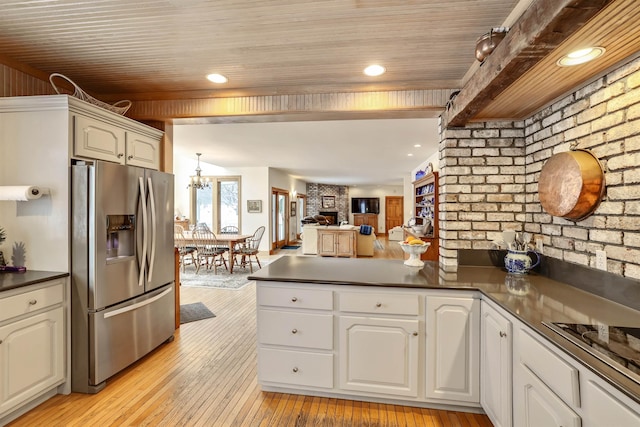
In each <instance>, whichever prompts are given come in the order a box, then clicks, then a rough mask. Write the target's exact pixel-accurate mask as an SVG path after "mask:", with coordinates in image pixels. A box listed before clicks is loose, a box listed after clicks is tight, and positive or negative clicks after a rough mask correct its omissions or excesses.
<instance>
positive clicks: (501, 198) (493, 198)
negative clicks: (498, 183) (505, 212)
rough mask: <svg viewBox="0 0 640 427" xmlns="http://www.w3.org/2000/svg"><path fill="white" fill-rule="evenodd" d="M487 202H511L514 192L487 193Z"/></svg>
mask: <svg viewBox="0 0 640 427" xmlns="http://www.w3.org/2000/svg"><path fill="white" fill-rule="evenodd" d="M487 202H497V203H511V202H513V194H502V193H498V194H487Z"/></svg>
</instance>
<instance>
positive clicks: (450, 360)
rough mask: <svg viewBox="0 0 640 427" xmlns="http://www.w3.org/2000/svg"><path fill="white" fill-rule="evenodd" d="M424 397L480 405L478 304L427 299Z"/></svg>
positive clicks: (464, 299) (462, 300) (473, 301)
mask: <svg viewBox="0 0 640 427" xmlns="http://www.w3.org/2000/svg"><path fill="white" fill-rule="evenodd" d="M426 315H427V348H426V356H427V360H426V366H427V369H426V376H427V377H426V386H427V390H426V396H427V397H429V398H433V399H447V400H456V401H463V402H472V403H480V381H479V379H480V369H479V368H480V353H479V350H480V322H479V321H480V301H479V300H477V299H474V298H470V297H468V298H453V297H433V296H428V297H427V307H426Z"/></svg>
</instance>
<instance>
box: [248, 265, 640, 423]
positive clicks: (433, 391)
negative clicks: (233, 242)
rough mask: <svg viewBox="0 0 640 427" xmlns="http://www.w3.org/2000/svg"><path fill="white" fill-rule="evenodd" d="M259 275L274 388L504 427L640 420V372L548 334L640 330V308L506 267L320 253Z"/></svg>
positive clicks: (261, 369) (262, 366)
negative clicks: (480, 418)
mask: <svg viewBox="0 0 640 427" xmlns="http://www.w3.org/2000/svg"><path fill="white" fill-rule="evenodd" d="M250 279H253V280H256V281H257V305H258V325H257V326H258V379H259V382H260V384H261V386H262V388H263V390H267V391H280V392H287V393H297V394H307V395H317V396H330V397H342V398H348V399H355V400H365V401H374V402H387V403H398V404H403V405H413V406H423V407H436V408H451V409H456V410H466V411H471V412H478V411H485V412H486V413H487V414H488V415H489V417H490V418H491V420H492V421H493V422H494V424H497V425H498V424H499V425H512V423H513V425H526V424H527V423H531V422H534V421H535V422H538V425H543V424H544V422H547V421H552V420H560V423H561V424H562V425H565V423H566V425H580V423H582V425H583V426H589V425H593V426H596V425H618V426H623V425H638V423H640V376H638V375H637V374H636V373H634V372H632V371H630V370H627V369H623V368H621V367H619V366H616V365H615V364H613V365H612V364H609V363H606V362H605V361H604V360H601V359H600V358H598V357H596V356H594V355H593V354H592V353H590V352H588V351H585V350H584V349H583V348H581V347H579V346H577V345H575V344H573V343H572V342H570V341H569V340H568V339H566V338H564V337H563V336H561V335H559V334H558V333H556V332H555V331H553V330H552V329H550V327H547V326H545V324H549V325H551V324H553V323H558V322H566V323H568V324H602V325H616V326H633V325H636V326H637V325H640V312H638V311H637V310H635V309H633V308H630V307H626V306H623V305H620V304H617V303H615V302H612V301H609V300H607V299H604V298H602V297H599V296H597V295H594V294H591V293H588V292H586V291H584V290H582V289H579V288H577V287H574V286H571V285H568V284H565V283H561V282H558V281H555V280H551V279H549V278H547V277H544V276H542V275H537V274H530V275H524V276H522V275H520V276H514V275H509V274H507V273H506V272H505V271H504V270H502V269H500V268H496V267H472V266H460V267H458V269H457V271H455V272H444V271H441V270H440V269H439V267H438V264H437V263H431V262H427V263H426V265H425V267H424V268H422V269H416V268H411V267H407V266H405V265H403V263H402V261H400V260H397V261H396V260H375V261H370V260H366V259H333V258H315V257H282V258H280V259H278V260H277V261H275V262H273V263H271V264H269V265H268V266H265V267H264V268H263V269H262V270H260V271H258V272H256V273H255V274H253V275H252V276H250ZM543 322H544V324H543ZM512 399H513V400H512ZM541 402H544V403H541ZM540 405H542V406H540ZM611 417H614V418H611ZM541 421H542V422H543V424H539V422H541ZM535 422H534V424H535ZM576 423H577V424H576Z"/></svg>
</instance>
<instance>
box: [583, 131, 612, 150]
mask: <svg viewBox="0 0 640 427" xmlns="http://www.w3.org/2000/svg"><path fill="white" fill-rule="evenodd" d="M606 141H607V133H606V132H596V133H592V134H590V135H585V136H583V137H582V138H578V139H577V140H576V143H577V145H578V147H580V148H585V149H587V148H589V149H592V150H593V149H597V148H598V146H599V145H601V144H604V143H606Z"/></svg>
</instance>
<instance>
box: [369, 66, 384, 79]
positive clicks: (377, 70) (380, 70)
mask: <svg viewBox="0 0 640 427" xmlns="http://www.w3.org/2000/svg"><path fill="white" fill-rule="evenodd" d="M385 71H387V69H386V68H384V67H383V66H382V65H377V64H374V65H369V66H368V67H367V68H365V69H364V73H365V74H366V75H367V76H372V77H375V76H379V75H381V74H384V72H385Z"/></svg>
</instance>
